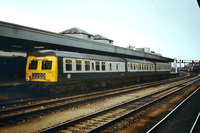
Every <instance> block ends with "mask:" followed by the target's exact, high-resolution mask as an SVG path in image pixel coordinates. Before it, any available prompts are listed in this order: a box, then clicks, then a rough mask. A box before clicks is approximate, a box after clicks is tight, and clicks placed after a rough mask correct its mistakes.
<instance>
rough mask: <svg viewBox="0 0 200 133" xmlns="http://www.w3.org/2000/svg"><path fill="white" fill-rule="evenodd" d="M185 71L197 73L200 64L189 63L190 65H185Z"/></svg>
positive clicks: (199, 70) (199, 71)
mask: <svg viewBox="0 0 200 133" xmlns="http://www.w3.org/2000/svg"><path fill="white" fill-rule="evenodd" d="M187 71H188V72H194V73H197V74H199V73H200V65H194V66H193V65H191V66H189V67H187Z"/></svg>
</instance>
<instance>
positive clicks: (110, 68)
mask: <svg viewBox="0 0 200 133" xmlns="http://www.w3.org/2000/svg"><path fill="white" fill-rule="evenodd" d="M110 71H112V63H110Z"/></svg>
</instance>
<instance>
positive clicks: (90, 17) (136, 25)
mask: <svg viewBox="0 0 200 133" xmlns="http://www.w3.org/2000/svg"><path fill="white" fill-rule="evenodd" d="M0 21H5V22H10V23H15V24H19V25H24V26H28V27H33V28H37V29H42V30H46V31H51V32H56V33H59V32H61V31H64V30H67V29H70V28H73V27H79V28H80V29H82V30H85V31H87V32H89V33H91V34H93V35H95V34H101V35H103V36H106V37H108V38H110V39H112V40H114V45H116V46H120V47H127V46H129V45H131V46H135V47H136V48H142V47H148V48H150V50H151V51H155V52H156V53H160V54H162V55H163V56H165V57H169V58H177V59H183V60H200V8H199V7H198V4H197V1H196V0H0Z"/></svg>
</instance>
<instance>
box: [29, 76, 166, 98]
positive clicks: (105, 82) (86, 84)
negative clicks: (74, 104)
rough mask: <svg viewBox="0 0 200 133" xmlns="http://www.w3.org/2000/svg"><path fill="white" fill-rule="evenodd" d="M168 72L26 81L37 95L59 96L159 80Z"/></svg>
mask: <svg viewBox="0 0 200 133" xmlns="http://www.w3.org/2000/svg"><path fill="white" fill-rule="evenodd" d="M169 77H170V74H158V75H153V76H152V75H151V76H150V75H147V76H145V75H141V76H137V77H135V76H124V77H114V78H102V79H93V80H91V79H90V80H80V81H67V82H56V83H50V82H49V83H48V82H27V83H26V86H28V88H29V90H30V91H32V92H33V93H32V94H33V95H37V96H55V97H56V96H59V95H65V96H67V95H72V94H81V93H88V92H94V91H102V90H106V89H112V88H116V87H123V86H128V85H133V84H135V83H139V82H141V83H143V82H148V81H154V80H160V79H165V78H169Z"/></svg>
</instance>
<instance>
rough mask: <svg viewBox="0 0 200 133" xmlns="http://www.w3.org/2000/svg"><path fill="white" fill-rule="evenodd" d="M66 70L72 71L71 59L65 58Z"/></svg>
mask: <svg viewBox="0 0 200 133" xmlns="http://www.w3.org/2000/svg"><path fill="white" fill-rule="evenodd" d="M66 71H72V60H66Z"/></svg>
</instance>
